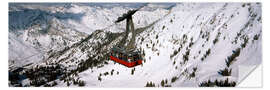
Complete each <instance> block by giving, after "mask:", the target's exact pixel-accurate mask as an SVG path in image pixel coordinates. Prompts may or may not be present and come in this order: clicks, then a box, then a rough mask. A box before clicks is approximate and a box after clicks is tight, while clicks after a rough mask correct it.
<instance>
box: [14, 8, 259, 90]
mask: <svg viewBox="0 0 270 90" xmlns="http://www.w3.org/2000/svg"><path fill="white" fill-rule="evenodd" d="M52 8H54V9H52ZM28 9H29V10H28ZM130 9H133V8H130V7H125V8H123V7H121V6H119V7H112V8H103V7H96V6H87V5H81V4H68V6H65V5H64V6H61V5H60V6H51V7H42V5H40V6H39V5H20V4H18V5H14V6H10V10H9V16H11V17H9V21H10V23H9V29H10V30H9V61H10V63H9V65H10V68H11V66H17V67H22V66H24V65H26V64H29V63H35V65H44V63H50V62H58V63H60V64H62V65H64V66H65V67H66V68H67V69H68V70H71V71H72V70H76V69H77V68H79V67H80V65H81V64H78V63H86V61H87V60H89V59H90V57H91V60H92V59H93V60H97V61H98V62H101V63H99V64H100V65H96V66H94V67H91V68H87V69H86V70H83V71H82V72H75V73H76V74H71V75H69V77H71V78H77V79H79V80H82V81H83V82H84V83H85V86H89V87H144V86H146V85H147V83H149V82H152V83H154V84H155V86H159V87H161V86H164V85H162V82H163V81H165V82H166V83H165V86H166V85H167V86H172V87H198V86H199V85H200V84H201V83H202V82H207V81H208V80H210V81H212V82H214V81H215V80H223V81H224V80H225V79H227V78H228V80H229V82H236V85H237V84H238V82H240V80H238V77H239V74H241V73H239V67H241V66H249V65H251V66H253V65H259V64H261V61H262V45H261V44H262V43H261V41H262V38H261V37H262V26H261V25H262V22H261V21H262V20H261V12H262V11H261V4H260V3H178V4H176V5H173V6H172V8H169V9H168V8H167V7H166V8H164V6H159V5H155V4H148V5H147V6H145V7H144V8H142V10H140V11H138V12H137V13H135V14H134V15H133V21H134V24H135V28H143V27H147V26H149V27H148V28H145V30H143V32H140V33H138V34H137V36H136V46H137V48H138V49H141V51H142V52H143V53H145V55H143V64H142V65H139V66H136V67H133V68H127V67H125V66H123V65H121V64H118V63H115V62H113V61H111V60H108V59H107V58H102V57H106V55H104V54H106V53H107V52H109V50H110V48H111V47H113V46H114V45H115V44H116V43H117V42H119V41H120V39H121V38H122V37H123V34H121V32H124V31H125V25H126V24H125V22H121V23H119V24H114V21H115V20H116V19H117V17H119V16H121V14H123V13H125V12H127V11H128V10H130ZM21 13H22V15H25V16H21V17H18V16H16V15H17V14H21ZM28 14H29V15H28ZM30 15H31V16H30ZM26 16H27V18H23V17H26ZM36 19H37V20H36ZM16 21H19V22H16ZM151 24H153V25H151ZM98 30H100V31H98ZM117 33H120V34H117ZM110 35H116V36H115V37H113V38H111V37H109V36H110ZM117 35H118V36H117ZM87 37H89V39H85V40H86V41H85V40H83V39H84V38H87ZM80 41H84V42H81V43H78V42H80ZM108 42H109V43H108ZM37 43H39V44H37ZM66 47H68V49H66ZM97 48H98V49H97ZM61 50H62V51H61ZM59 51H60V52H61V53H57V52H59ZM238 51H239V55H236V54H235V53H237V52H238ZM33 54H39V55H35V56H33V57H32V56H31V55H33ZM54 54H55V55H54ZM234 55H236V57H235V58H234V59H233V60H232V61H229V60H228V59H229V58H228V57H232V56H234ZM28 56H31V57H30V58H28ZM100 57H101V59H102V60H100ZM24 58H25V59H24ZM11 62H12V63H11ZM105 62H106V63H107V64H104V63H105ZM226 62H227V64H226ZM228 62H229V65H228ZM35 65H30V67H29V68H31V67H35ZM225 68H227V69H229V70H231V73H230V75H227V76H226V75H225V76H224V75H222V74H220V73H219V71H220V70H221V71H222V70H224V69H225ZM26 80H28V79H26ZM66 80H68V79H67V78H66V79H65V80H61V79H56V80H54V81H55V82H57V83H58V84H57V85H56V86H60V87H61V86H67V85H68V83H67V81H66ZM51 82H52V81H50V83H51ZM28 84H29V82H28ZM24 85H27V83H24ZM68 86H69V85H68ZM71 86H77V85H71Z"/></svg>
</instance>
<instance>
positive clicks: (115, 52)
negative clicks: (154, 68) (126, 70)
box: [110, 47, 142, 67]
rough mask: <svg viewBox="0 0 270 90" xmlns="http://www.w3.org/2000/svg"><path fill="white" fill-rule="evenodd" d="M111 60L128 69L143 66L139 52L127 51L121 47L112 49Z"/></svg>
mask: <svg viewBox="0 0 270 90" xmlns="http://www.w3.org/2000/svg"><path fill="white" fill-rule="evenodd" d="M110 59H111V60H112V61H115V62H117V63H120V64H123V65H125V66H127V67H134V66H137V65H140V64H142V58H141V54H140V52H139V51H126V50H125V49H123V48H120V47H114V48H112V50H111V53H110Z"/></svg>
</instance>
